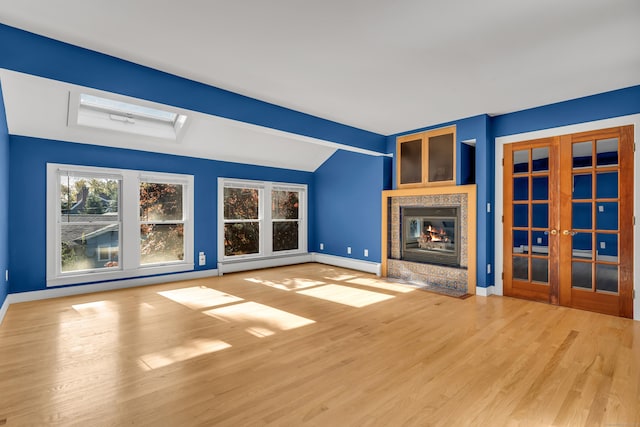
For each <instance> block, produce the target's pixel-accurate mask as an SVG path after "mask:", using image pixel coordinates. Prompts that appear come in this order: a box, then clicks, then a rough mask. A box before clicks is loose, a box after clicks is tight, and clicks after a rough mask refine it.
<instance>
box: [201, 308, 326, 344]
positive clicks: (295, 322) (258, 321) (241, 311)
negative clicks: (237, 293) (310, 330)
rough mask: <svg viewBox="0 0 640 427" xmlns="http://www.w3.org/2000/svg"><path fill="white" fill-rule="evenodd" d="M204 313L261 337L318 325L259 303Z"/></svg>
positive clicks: (215, 309) (216, 309)
mask: <svg viewBox="0 0 640 427" xmlns="http://www.w3.org/2000/svg"><path fill="white" fill-rule="evenodd" d="M203 313H204V314H206V315H208V316H211V317H214V318H216V319H220V320H223V321H225V322H235V323H241V324H243V325H246V329H245V330H246V331H247V332H249V333H250V334H251V335H254V336H260V337H264V336H269V335H273V331H274V330H280V331H287V330H289V329H295V328H300V327H302V326H306V325H310V324H312V323H316V322H315V321H313V320H311V319H307V318H306V317H302V316H297V315H295V314H291V313H289V312H286V311H283V310H278V309H277V308H273V307H269V306H268V305H263V304H258V303H257V302H244V303H241V304H234V305H230V306H227V307H220V308H214V309H212V310H207V311H203Z"/></svg>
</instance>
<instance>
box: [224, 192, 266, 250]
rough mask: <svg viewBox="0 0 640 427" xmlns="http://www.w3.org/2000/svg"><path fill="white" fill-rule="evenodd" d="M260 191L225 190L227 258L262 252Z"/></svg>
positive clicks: (225, 247)
mask: <svg viewBox="0 0 640 427" xmlns="http://www.w3.org/2000/svg"><path fill="white" fill-rule="evenodd" d="M259 220H260V190H259V189H257V188H225V189H224V222H225V224H224V254H225V256H233V255H247V254H257V253H259V252H260V221H259Z"/></svg>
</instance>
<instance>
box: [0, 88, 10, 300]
mask: <svg viewBox="0 0 640 427" xmlns="http://www.w3.org/2000/svg"><path fill="white" fill-rule="evenodd" d="M8 269H9V129H8V127H7V116H6V113H5V109H4V97H3V95H2V83H1V82H0V307H2V304H4V301H5V300H6V298H7V294H8V293H9V283H7V281H6V280H5V271H6V270H8Z"/></svg>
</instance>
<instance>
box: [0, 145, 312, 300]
mask: <svg viewBox="0 0 640 427" xmlns="http://www.w3.org/2000/svg"><path fill="white" fill-rule="evenodd" d="M9 141H10V143H9V144H7V145H10V156H9V160H10V163H11V170H10V179H9V182H10V191H9V194H10V200H9V202H10V204H11V206H12V209H11V210H10V212H9V223H10V224H11V228H10V231H9V238H8V242H9V251H10V254H9V255H10V257H9V261H10V264H9V265H10V271H11V277H12V280H11V284H10V289H9V291H10V293H18V292H26V291H35V290H42V289H45V283H46V260H47V257H46V248H45V245H44V244H43V242H45V241H46V197H45V195H46V165H47V163H65V164H78V165H83V166H97V167H108V168H120V169H135V170H145V171H152V172H167V173H182V174H190V175H193V176H194V198H195V201H194V211H195V212H194V222H195V229H196V233H195V235H194V252H195V253H198V252H200V251H204V252H205V253H206V254H207V265H205V266H196V267H195V269H196V270H208V269H214V268H216V267H217V258H218V257H217V255H218V254H217V206H218V205H217V200H218V195H217V190H218V177H227V178H241V179H253V180H263V181H278V182H288V183H299V184H307V185H308V188H309V196H308V197H309V212H313V211H314V204H313V200H314V199H313V194H314V187H313V182H312V181H313V174H312V173H310V172H300V171H292V170H287V169H278V168H269V167H262V166H251V165H245V164H239V163H228V162H220V161H215V160H205V159H196V158H191V157H181V156H174V155H168V154H158V153H149V152H144V151H136V150H126V149H120V148H110V147H100V146H95V145H87V144H74V143H69V142H60V141H52V140H44V139H38V138H29V137H21V136H13V135H12V136H10V137H9ZM0 161H2V158H1V157H0ZM3 170H4V169H3ZM0 193H1V187H0ZM1 220H2V214H1V212H0V221H1ZM5 222H6V221H5ZM311 224H312V223H311V222H310V223H309V225H308V227H309V230H308V233H309V240H310V241H311V240H313V238H314V235H313V229H312V227H311ZM5 240H6V239H5ZM1 248H2V247H1V246H0V250H1Z"/></svg>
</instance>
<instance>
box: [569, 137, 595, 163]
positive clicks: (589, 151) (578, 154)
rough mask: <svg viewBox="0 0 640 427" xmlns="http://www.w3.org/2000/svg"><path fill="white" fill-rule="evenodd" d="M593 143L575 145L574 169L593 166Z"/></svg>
mask: <svg viewBox="0 0 640 427" xmlns="http://www.w3.org/2000/svg"><path fill="white" fill-rule="evenodd" d="M592 156H593V142H592V141H587V142H579V143H577V144H573V168H574V169H580V168H587V167H591V166H593V162H592V159H591V158H592Z"/></svg>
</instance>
